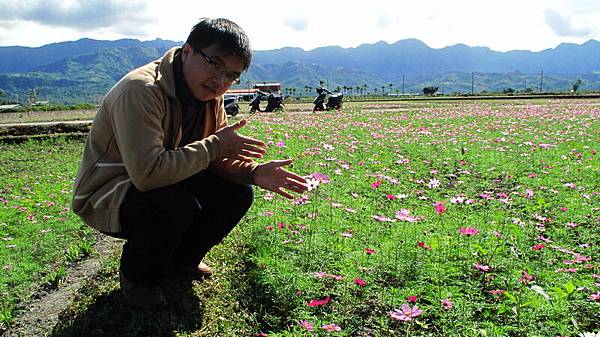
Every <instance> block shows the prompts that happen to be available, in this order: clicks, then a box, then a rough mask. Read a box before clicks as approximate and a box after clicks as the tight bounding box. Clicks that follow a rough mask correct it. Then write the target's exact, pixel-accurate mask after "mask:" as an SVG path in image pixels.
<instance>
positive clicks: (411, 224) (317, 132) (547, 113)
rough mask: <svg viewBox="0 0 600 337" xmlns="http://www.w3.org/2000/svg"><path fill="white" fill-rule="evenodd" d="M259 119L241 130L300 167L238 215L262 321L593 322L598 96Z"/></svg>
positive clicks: (501, 329) (302, 325) (465, 331)
mask: <svg viewBox="0 0 600 337" xmlns="http://www.w3.org/2000/svg"><path fill="white" fill-rule="evenodd" d="M374 107H375V108H374ZM257 118H258V119H256V120H252V121H251V124H250V125H249V126H248V127H247V128H246V129H245V130H243V132H245V133H248V134H252V135H264V136H263V137H262V138H263V139H266V140H267V141H269V144H270V150H269V151H270V155H271V157H273V158H282V157H290V158H293V159H294V160H295V164H294V167H293V170H294V171H297V172H301V173H303V174H306V176H308V177H309V178H310V181H311V191H309V192H308V193H306V194H305V195H302V196H300V197H298V198H297V199H296V200H294V201H293V202H289V201H287V200H284V199H283V198H280V197H277V196H273V194H272V193H264V192H258V193H257V194H258V195H257V202H256V204H255V205H254V207H253V209H252V212H253V213H252V214H251V215H250V218H251V220H250V224H246V225H245V226H248V227H247V228H245V229H244V231H245V232H247V233H246V235H249V236H250V237H249V238H248V242H250V246H251V249H250V250H251V252H252V253H251V257H250V260H251V261H252V264H253V265H254V266H255V267H256V268H255V269H254V271H253V276H252V277H253V278H254V279H255V282H256V283H257V284H258V285H259V287H258V290H259V291H261V292H264V293H266V294H268V299H267V300H266V302H268V303H270V307H262V308H261V310H262V311H261V312H259V313H257V314H256V317H257V319H258V322H259V327H260V329H259V330H260V331H259V332H258V335H268V336H313V335H318V336H329V335H330V336H404V335H406V336H421V335H424V336H427V335H431V336H459V335H463V336H577V335H578V334H579V333H584V332H593V331H598V329H600V327H599V326H598V322H599V321H600V317H599V313H600V288H599V286H600V271H599V270H598V267H599V266H598V263H597V259H598V252H599V249H598V244H599V242H600V241H599V239H598V237H599V236H598V234H599V232H598V227H599V225H600V160H599V156H600V155H599V154H598V150H599V149H600V123H599V121H600V105H599V102H598V101H595V102H594V101H558V100H557V101H544V102H537V103H530V102H527V101H524V102H516V101H515V102H510V103H506V102H503V103H493V102H483V103H481V102H480V103H468V104H466V103H463V104H438V105H429V106H421V107H417V108H414V109H409V110H404V111H394V110H393V109H391V110H385V109H377V106H376V105H375V106H364V107H361V108H355V109H352V110H349V109H347V110H346V111H345V112H344V113H339V114H338V113H331V112H330V113H325V114H318V115H314V114H282V115H269V116H264V115H263V116H261V117H257ZM250 130H251V131H250ZM248 232H249V233H248ZM263 300H264V299H263Z"/></svg>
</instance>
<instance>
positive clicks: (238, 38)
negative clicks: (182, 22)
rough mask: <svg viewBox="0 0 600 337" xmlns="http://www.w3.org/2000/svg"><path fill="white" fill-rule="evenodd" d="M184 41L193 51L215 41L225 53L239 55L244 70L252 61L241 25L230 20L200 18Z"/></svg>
mask: <svg viewBox="0 0 600 337" xmlns="http://www.w3.org/2000/svg"><path fill="white" fill-rule="evenodd" d="M186 42H187V43H189V44H190V46H191V47H192V49H193V50H194V51H197V50H199V49H202V48H206V47H208V46H211V45H212V44H214V43H216V44H217V45H218V47H219V49H220V50H221V51H222V52H224V53H225V54H226V55H234V56H239V57H241V58H242V60H243V61H244V71H245V70H248V67H250V62H251V61H252V48H251V47H250V40H249V39H248V36H246V33H244V30H242V27H240V26H238V25H237V24H236V23H235V22H233V21H231V20H228V19H223V18H218V19H210V18H202V19H200V22H198V23H197V24H196V25H195V26H194V28H192V31H191V32H190V35H189V36H188V38H187V41H186Z"/></svg>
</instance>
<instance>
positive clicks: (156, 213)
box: [120, 185, 201, 230]
mask: <svg viewBox="0 0 600 337" xmlns="http://www.w3.org/2000/svg"><path fill="white" fill-rule="evenodd" d="M200 211H201V207H200V204H199V203H198V200H197V199H196V198H195V197H194V195H192V194H191V193H189V192H188V191H186V190H185V189H183V188H180V187H178V186H176V185H171V186H166V187H163V188H158V189H155V190H151V191H147V192H140V191H138V190H137V189H135V187H133V188H132V190H130V191H129V192H128V194H127V196H126V198H125V200H124V203H123V205H122V206H121V212H120V213H121V221H122V222H124V225H125V226H131V225H133V224H135V225H134V226H135V227H138V226H139V227H146V228H147V229H150V228H152V227H156V229H161V228H162V229H164V228H173V229H175V228H174V227H179V226H183V227H187V226H188V225H189V224H191V223H193V222H194V219H195V218H196V217H197V216H198V214H199V212H200ZM182 230H185V228H182Z"/></svg>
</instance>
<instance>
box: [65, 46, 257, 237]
mask: <svg viewBox="0 0 600 337" xmlns="http://www.w3.org/2000/svg"><path fill="white" fill-rule="evenodd" d="M175 51H176V48H173V49H171V50H169V51H168V52H167V53H166V54H165V55H164V56H163V57H162V59H159V60H156V61H154V62H151V63H149V64H147V65H144V66H142V67H140V68H138V69H135V70H133V71H132V72H130V73H129V74H127V75H126V76H125V77H123V78H122V79H121V80H120V81H119V82H118V83H117V84H115V86H114V87H113V88H112V89H111V90H110V91H109V92H108V94H107V95H106V97H104V100H103V101H102V104H101V106H100V108H99V110H98V113H97V114H96V118H95V119H94V122H93V124H92V128H91V130H90V133H89V135H88V138H87V142H86V144H85V149H84V152H83V159H82V161H81V164H80V167H79V172H78V173H77V177H76V180H75V187H74V193H73V201H72V208H73V211H74V212H75V213H77V214H78V215H79V216H80V217H81V218H82V219H83V220H84V222H85V223H86V224H88V225H89V226H91V227H94V228H96V229H99V230H101V231H103V232H109V233H116V232H120V231H121V224H120V222H119V207H120V205H121V203H122V201H123V199H124V197H125V194H126V193H127V190H128V189H129V187H130V186H131V185H132V184H133V185H134V186H135V187H136V188H137V189H139V190H140V191H148V190H152V189H155V188H159V187H164V186H168V185H172V184H175V183H177V182H180V181H182V180H184V179H186V178H188V177H190V176H192V175H194V174H196V173H198V172H200V171H202V170H205V169H207V168H210V169H211V170H212V171H214V172H215V173H216V174H218V175H220V176H222V177H224V178H225V179H228V180H231V181H234V182H238V183H246V184H249V183H252V169H253V168H254V167H255V166H256V165H257V164H256V163H255V162H240V161H238V160H228V159H226V158H225V159H223V158H219V157H220V156H221V145H220V142H219V139H218V137H217V136H215V135H214V133H215V131H216V130H218V129H220V128H221V127H223V126H225V125H227V117H226V115H225V109H224V107H223V97H218V98H217V99H214V100H212V101H208V102H206V103H205V104H206V105H205V106H204V109H205V110H204V111H205V114H204V116H205V119H204V130H203V133H202V135H203V139H202V140H200V141H196V142H193V143H191V144H188V145H186V146H184V147H179V146H178V145H179V142H180V140H181V133H182V131H181V118H182V117H181V116H182V110H181V109H182V106H181V103H180V102H179V101H178V100H177V98H176V95H175V79H174V72H173V58H174V55H175Z"/></svg>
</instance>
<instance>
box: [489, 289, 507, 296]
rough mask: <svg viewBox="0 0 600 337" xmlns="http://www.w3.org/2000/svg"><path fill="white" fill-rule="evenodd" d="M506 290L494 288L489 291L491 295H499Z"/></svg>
mask: <svg viewBox="0 0 600 337" xmlns="http://www.w3.org/2000/svg"><path fill="white" fill-rule="evenodd" d="M505 291H506V290H503V289H496V290H490V291H489V293H490V294H492V295H500V294H502V293H504V292H505Z"/></svg>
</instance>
